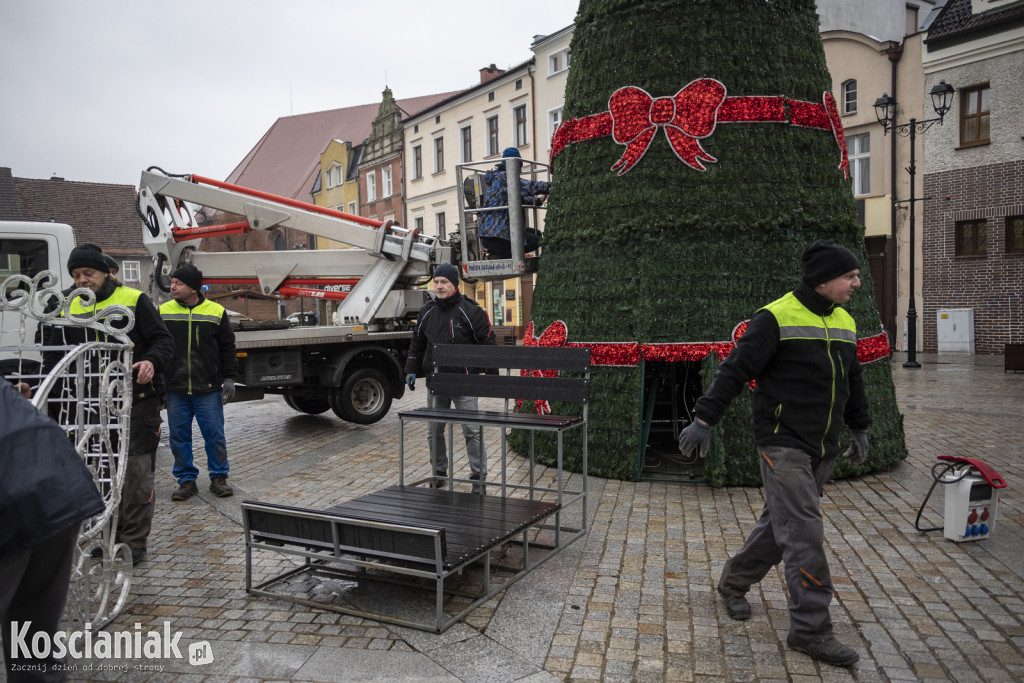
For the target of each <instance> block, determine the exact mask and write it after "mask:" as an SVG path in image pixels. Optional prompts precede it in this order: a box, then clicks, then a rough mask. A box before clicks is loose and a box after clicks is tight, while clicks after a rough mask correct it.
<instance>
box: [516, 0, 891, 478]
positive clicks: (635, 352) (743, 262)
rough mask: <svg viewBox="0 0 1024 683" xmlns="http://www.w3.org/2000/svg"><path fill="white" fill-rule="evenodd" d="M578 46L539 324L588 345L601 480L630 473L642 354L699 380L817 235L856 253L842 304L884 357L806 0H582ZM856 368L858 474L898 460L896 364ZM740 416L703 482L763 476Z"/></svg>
mask: <svg viewBox="0 0 1024 683" xmlns="http://www.w3.org/2000/svg"><path fill="white" fill-rule="evenodd" d="M571 52H572V68H571V70H570V72H569V79H568V84H567V87H566V94H565V107H564V112H563V115H564V121H565V123H564V124H563V126H562V127H561V128H560V129H559V131H558V132H557V133H556V136H555V140H554V141H553V145H552V154H553V156H554V162H553V163H554V185H553V187H552V192H551V197H550V200H549V210H548V214H547V224H546V229H545V238H544V239H545V241H544V244H543V256H542V260H541V266H540V270H539V273H538V278H537V289H536V293H535V296H534V301H533V309H532V322H533V326H532V327H533V334H534V336H535V337H536V338H540V337H542V333H544V332H547V336H546V337H545V338H544V339H543V340H542V341H541V343H545V344H561V343H563V342H564V343H569V344H574V343H587V344H589V345H590V346H591V347H592V348H593V349H594V353H593V360H594V362H595V364H597V365H596V367H595V370H594V374H593V383H592V390H591V404H590V438H589V444H590V463H589V464H590V472H591V473H592V474H597V475H601V476H607V477H616V478H627V479H632V478H634V477H635V476H637V473H638V470H637V463H638V460H639V457H640V454H641V449H642V441H643V433H644V395H645V394H646V391H645V387H644V366H645V363H649V362H651V358H657V359H659V360H665V361H670V362H673V361H679V362H684V361H692V360H693V359H694V358H703V360H702V361H700V362H699V363H698V365H696V367H697V368H698V369H699V373H698V374H699V377H700V380H699V382H700V384H699V385H698V391H699V388H700V386H704V387H706V386H707V385H708V384H709V383H710V381H711V378H712V376H713V372H714V368H715V367H716V365H717V361H718V360H719V355H720V354H719V353H716V351H722V350H723V349H727V348H728V344H723V345H721V346H718V347H712V346H709V345H707V344H703V345H702V343H703V342H729V341H730V340H731V339H732V336H733V333H734V329H735V328H736V327H737V325H738V324H740V323H741V322H742V321H744V320H747V319H749V318H750V317H751V316H752V315H753V314H754V312H755V311H757V309H758V308H759V307H761V306H763V305H765V304H767V303H769V302H771V301H773V300H775V299H776V298H778V297H780V296H782V295H783V294H785V293H786V292H787V291H790V290H792V289H793V288H794V287H795V286H796V284H797V282H798V281H799V278H800V273H801V268H800V254H801V252H802V250H803V249H804V247H805V246H806V244H807V243H809V242H810V241H812V240H814V239H818V238H826V237H827V238H832V239H835V240H836V241H838V242H839V243H841V244H843V245H845V246H846V247H848V248H849V249H851V250H852V251H853V252H854V253H855V254H856V255H857V256H858V258H859V259H860V262H861V263H862V264H863V265H864V267H863V269H862V274H861V278H862V280H863V283H864V284H863V287H861V289H860V290H859V291H858V292H857V293H856V294H855V296H854V298H853V299H852V300H851V301H850V303H849V304H847V305H846V308H847V310H849V311H850V313H851V314H852V315H853V316H854V318H855V319H856V321H857V327H858V337H860V338H861V339H862V340H863V341H862V347H861V350H862V352H863V357H864V358H865V359H868V358H872V357H874V356H877V355H883V356H884V353H879V349H880V348H881V349H887V344H886V343H885V342H884V338H883V340H880V339H879V337H878V336H877V335H880V333H881V332H882V329H881V323H880V319H879V316H878V313H877V310H876V308H875V303H874V299H873V296H872V282H871V279H870V273H869V272H868V268H867V264H868V259H867V254H866V252H865V249H864V241H863V226H861V225H860V224H859V223H858V221H857V218H856V211H855V205H854V200H853V195H852V192H851V188H850V184H849V180H848V179H847V177H846V173H845V168H844V167H845V159H846V148H845V141H844V140H843V136H842V127H841V124H840V123H839V117H838V115H837V113H836V111H835V107H834V102H833V101H832V99H831V95H828V94H827V91H828V90H829V89H830V87H831V78H830V76H829V72H828V69H827V67H826V63H825V54H824V50H823V47H822V42H821V38H820V36H819V34H818V17H817V14H816V12H815V6H814V2H813V0H672V1H669V0H648V1H646V2H643V1H637V0H581V2H580V9H579V14H578V16H577V19H576V29H575V34H574V36H573V40H572V46H571ZM562 323H564V327H563V326H562ZM872 337H873V339H869V338H872ZM876 347H877V348H876ZM709 352H710V353H709ZM690 367H694V366H690ZM864 373H865V379H866V384H867V389H868V395H869V399H870V402H871V414H872V418H873V420H874V425H873V426H872V429H871V432H870V438H871V444H872V449H871V457H870V460H869V461H868V463H867V464H866V465H865V466H864V467H862V468H861V469H860V470H858V471H860V472H862V471H867V470H878V469H884V468H887V467H889V466H891V465H892V464H893V463H894V462H896V461H898V460H901V459H903V458H904V457H905V455H906V451H905V445H904V437H903V427H902V420H901V416H900V415H899V412H898V410H897V406H896V403H895V396H894V390H893V385H892V377H891V374H890V364H889V361H888V359H886V358H884V357H883V358H882V360H880V361H877V362H873V363H869V364H865V366H864ZM649 381H650V379H648V382H649ZM685 407H686V406H683V407H681V408H680V410H681V411H682V408H685ZM689 407H690V408H692V404H690V405H689ZM531 408H532V406H531ZM561 410H569V407H568V406H557V407H556V412H557V411H561ZM683 412H685V411H683ZM749 415H750V392H747V393H746V394H745V395H742V396H740V397H739V398H738V399H737V400H736V401H734V402H733V405H732V408H731V409H730V411H729V413H728V415H727V416H726V418H725V419H724V420H723V421H722V422H721V423H720V424H719V426H718V428H717V437H716V438H715V439H714V440H713V444H714V450H713V453H712V455H711V457H709V460H708V462H707V463H706V464H705V466H704V476H705V478H706V479H707V480H708V481H710V482H711V483H713V484H717V485H722V484H755V483H758V481H759V476H758V467H757V461H756V455H755V452H754V446H753V442H752V435H751V429H750V426H749ZM514 443H516V442H515V441H514ZM851 472H852V470H851V469H850V468H849V466H848V465H845V464H842V463H840V464H839V465H838V466H837V469H836V474H837V475H838V476H844V475H848V474H850V473H851Z"/></svg>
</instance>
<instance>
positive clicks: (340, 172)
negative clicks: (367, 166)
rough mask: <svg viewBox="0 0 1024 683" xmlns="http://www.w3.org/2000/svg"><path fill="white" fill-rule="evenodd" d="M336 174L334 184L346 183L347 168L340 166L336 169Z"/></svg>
mask: <svg viewBox="0 0 1024 683" xmlns="http://www.w3.org/2000/svg"><path fill="white" fill-rule="evenodd" d="M334 174H335V176H336V178H337V180H336V181H335V183H334V184H335V185H338V186H341V185H343V184H344V183H345V169H343V168H342V167H341V166H338V167H337V168H335V169H334Z"/></svg>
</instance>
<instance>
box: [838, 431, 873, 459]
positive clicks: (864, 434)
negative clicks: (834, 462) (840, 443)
mask: <svg viewBox="0 0 1024 683" xmlns="http://www.w3.org/2000/svg"><path fill="white" fill-rule="evenodd" d="M843 457H844V458H846V459H847V460H849V461H850V464H851V465H863V464H864V461H865V460H867V459H868V430H866V429H851V430H850V447H849V448H847V449H846V452H845V453H843Z"/></svg>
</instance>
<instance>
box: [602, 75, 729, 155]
mask: <svg viewBox="0 0 1024 683" xmlns="http://www.w3.org/2000/svg"><path fill="white" fill-rule="evenodd" d="M724 101H725V85H724V84H722V83H721V82H720V81H717V80H715V79H713V78H701V79H698V80H695V81H691V82H690V83H688V84H687V85H686V87H684V88H683V89H682V90H680V91H679V92H677V93H676V94H675V95H674V96H672V97H658V98H654V97H651V95H650V94H649V93H648V92H647V91H646V90H643V89H642V88H637V87H636V86H632V85H630V86H626V87H624V88H619V89H618V90H616V91H615V92H614V93H612V96H611V97H610V98H609V99H608V110H609V112H610V113H611V118H612V138H613V139H614V140H615V142H617V143H619V144H620V145H626V151H625V152H623V154H622V158H621V159H619V160H618V161H616V162H615V163H614V164H613V165H612V170H613V171H614V170H618V175H622V174H623V173H625V172H626V171H628V170H629V169H631V168H633V167H634V166H635V165H636V164H637V162H639V161H640V159H641V158H642V157H643V155H644V153H645V152H646V151H647V148H648V147H649V146H650V144H651V140H653V139H654V134H655V133H656V132H658V127H659V126H660V127H662V128H664V129H665V136H666V137H667V138H668V141H669V144H670V145H671V146H672V151H673V152H675V154H676V156H677V157H679V159H680V161H682V162H683V163H684V164H686V165H687V166H689V167H690V168H693V169H696V170H698V171H705V170H707V169H705V168H704V165H703V164H702V163H701V160H704V161H711V162H714V161H718V160H717V159H716V158H714V157H713V156H711V155H710V154H708V153H707V152H705V151H704V150H703V149H702V148H701V146H700V143H699V142H697V140H699V139H701V138H706V137H708V136H710V135H711V133H712V132H714V130H715V123H716V118H717V113H718V108H719V107H721V106H722V102H724Z"/></svg>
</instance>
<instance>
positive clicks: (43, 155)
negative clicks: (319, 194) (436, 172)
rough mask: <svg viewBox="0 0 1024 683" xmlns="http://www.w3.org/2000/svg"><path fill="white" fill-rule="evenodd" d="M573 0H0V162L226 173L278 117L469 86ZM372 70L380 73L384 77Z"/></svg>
mask: <svg viewBox="0 0 1024 683" xmlns="http://www.w3.org/2000/svg"><path fill="white" fill-rule="evenodd" d="M578 6H579V3H578V1H577V0H514V1H512V2H486V1H484V0H476V1H475V2H470V1H464V0H389V1H388V2H386V3H383V2H382V3H377V2H366V1H365V0H164V1H163V2H157V1H156V0H90V1H83V0H0V103H2V104H0V166H9V167H11V169H12V172H13V174H14V175H15V176H17V177H22V178H48V177H50V176H51V175H54V174H56V175H58V176H61V177H63V178H66V179H67V180H77V181H88V182H104V183H122V184H128V185H137V184H138V181H139V174H140V172H141V171H142V170H143V169H145V168H146V167H148V166H152V165H157V166H161V167H162V168H164V169H166V170H167V171H170V172H172V173H197V174H200V175H206V176H209V177H213V178H225V177H226V176H227V175H228V173H230V172H231V171H232V170H233V169H234V167H235V166H236V165H237V164H238V162H239V161H241V160H242V158H243V157H244V156H245V154H246V153H248V151H249V150H250V149H251V148H252V147H253V145H255V144H256V142H257V141H258V140H259V138H260V136H262V135H263V133H264V132H266V130H267V129H268V128H270V126H271V125H272V124H273V123H274V121H275V120H276V119H277V118H279V117H281V116H288V115H290V114H304V113H308V112H313V111H323V110H327V109H337V108H340V107H348V106H353V105H357V104H367V103H376V102H379V101H380V94H381V91H382V90H383V89H384V86H385V85H389V86H390V87H391V90H392V91H393V92H394V94H395V97H396V98H398V99H402V98H405V97H417V96H420V95H429V94H432V93H437V92H447V91H450V90H458V89H461V88H466V87H469V86H471V85H473V84H475V83H477V82H479V75H478V69H479V68H481V67H483V66H486V65H488V64H491V63H494V64H496V65H497V66H499V67H503V68H505V67H509V66H512V65H514V64H519V63H521V62H523V61H525V60H527V59H529V58H530V56H531V52H530V44H531V43H532V42H533V37H534V35H547V34H550V33H554V32H555V31H558V30H560V29H562V28H564V27H566V26H568V25H569V24H571V23H572V22H573V20H574V19H575V16H576V9H577V7H578ZM385 72H386V74H387V75H386V77H385Z"/></svg>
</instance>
